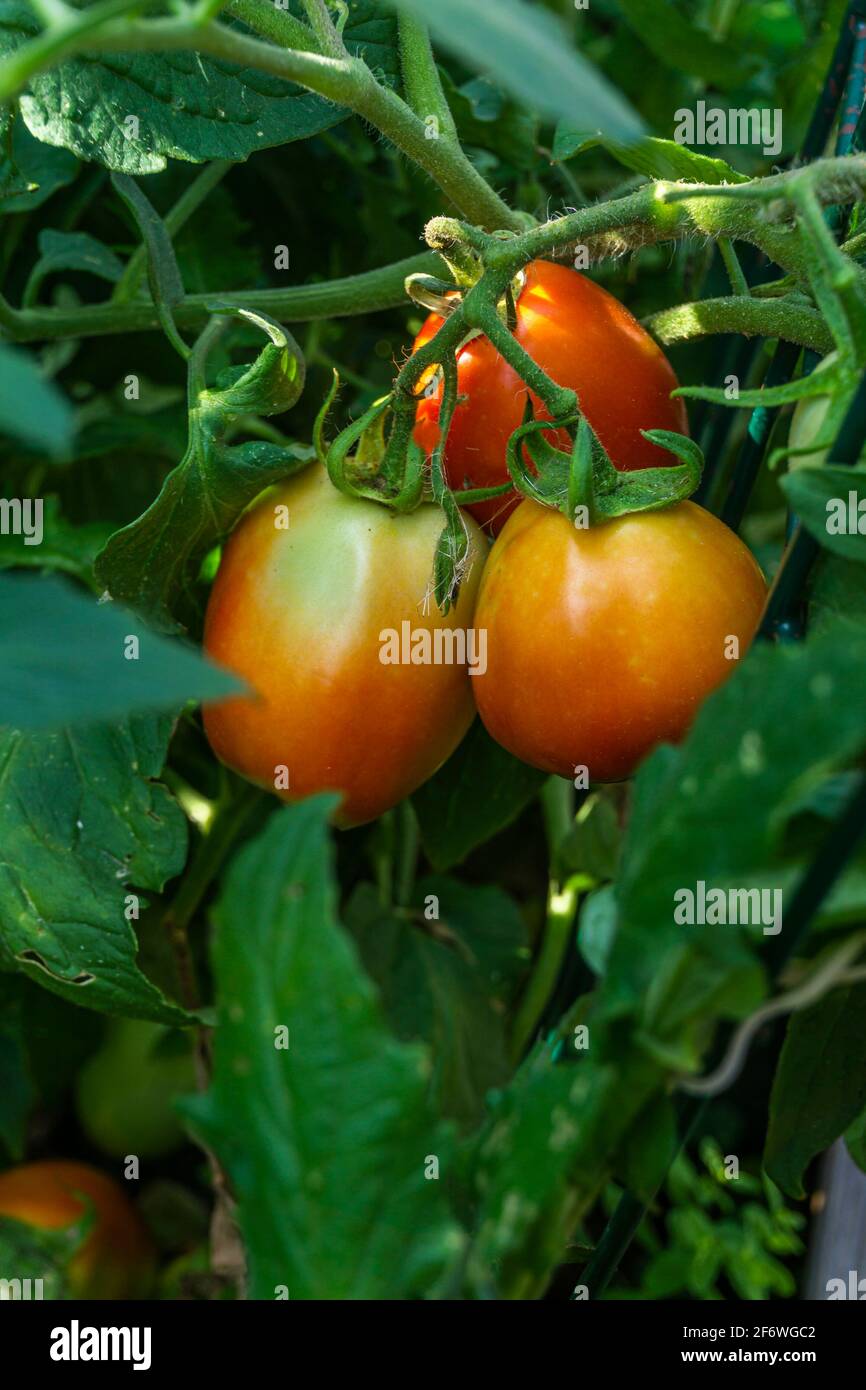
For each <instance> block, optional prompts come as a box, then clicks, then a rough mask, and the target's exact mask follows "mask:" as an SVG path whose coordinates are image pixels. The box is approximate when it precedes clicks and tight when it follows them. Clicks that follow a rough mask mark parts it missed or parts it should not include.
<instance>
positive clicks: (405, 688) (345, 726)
mask: <svg viewBox="0 0 866 1390" xmlns="http://www.w3.org/2000/svg"><path fill="white" fill-rule="evenodd" d="M280 505H285V506H287V507H288V509H289V526H288V529H286V530H278V529H277V528H276V527H275V525H274V507H275V506H280ZM467 522H468V525H469V528H470V544H471V551H472V563H471V566H470V568H469V572H468V573H467V575H466V577H465V579H464V582H463V585H462V587H461V591H460V598H459V601H458V603H457V604H456V605H455V607H454V608H452V610H451V611H450V612H449V613H448V615H447V616H446V617H443V616H442V614H441V613H440V611H439V609H438V608H437V607H436V604H435V602H434V601H433V599H432V597H430V598H429V601H428V598H427V596H428V594H429V590H430V584H431V576H432V570H433V558H434V550H435V546H436V542H437V539H438V537H439V535H440V534H441V531H442V527H443V525H444V516H443V513H442V511H441V510H440V508H438V507H434V506H432V505H422V506H421V507H419V508H418V510H417V511H414V512H411V513H409V514H408V515H405V516H396V515H394V514H393V513H392V512H390V511H389V510H388V509H387V508H385V507H383V506H381V505H380V504H379V503H378V502H366V501H363V500H358V499H356V498H350V497H346V496H344V495H343V494H341V493H339V492H337V490H336V489H335V488H334V487H332V485H331V483H330V481H329V480H328V477H327V474H326V473H325V472H324V470H323V469H321V468H320V467H319V466H318V465H315V466H314V467H312V468H310V469H307V470H306V471H305V472H304V473H302V474H300V475H298V476H297V477H295V478H293V479H290V480H289V481H288V482H287V483H285V484H284V485H282V486H281V487H279V488H278V489H275V490H272V492H271V493H270V494H268V495H266V496H265V497H264V498H263V499H262V501H261V502H260V503H258V504H257V505H256V506H255V507H254V508H253V510H252V511H251V512H248V513H247V515H246V516H245V517H244V518H243V519H242V521H241V523H240V525H239V526H238V527H237V528H236V530H235V532H234V534H233V535H232V537H231V539H230V540H229V543H228V546H227V547H226V550H225V552H224V554H223V558H222V562H221V564H220V568H219V572H218V574H217V577H216V580H215V583H214V587H213V591H212V594H211V598H210V602H209V605H208V610H207V617H206V622H205V639H204V646H205V650H206V651H207V652H208V653H209V655H210V656H212V657H213V658H214V660H215V661H218V662H220V663H222V664H223V665H224V666H227V667H229V668H230V669H231V670H234V671H236V672H237V673H238V674H239V675H240V676H242V677H243V678H244V679H245V680H246V681H247V682H248V683H249V684H250V685H251V686H252V687H253V688H254V689H256V690H257V691H259V692H260V695H261V697H262V698H261V699H259V700H255V699H248V698H233V699H230V700H225V701H222V702H220V703H219V704H217V705H211V706H210V707H207V708H206V709H205V714H204V721H205V730H206V733H207V736H208V739H209V740H210V743H211V746H212V748H213V749H214V752H215V753H216V754H217V756H218V757H219V758H221V759H222V761H223V762H225V763H227V764H228V765H229V767H232V768H234V769H235V770H236V771H237V772H240V773H242V774H243V776H244V777H247V778H249V780H250V781H252V782H255V783H258V784H259V785H260V786H263V787H266V788H267V789H268V790H270V791H273V790H274V773H275V768H276V767H278V766H280V765H284V766H285V767H287V768H288V772H289V789H288V790H287V791H282V790H281V791H278V793H277V794H278V795H279V796H281V797H282V799H283V800H286V801H296V800H299V799H300V798H302V797H305V796H309V795H311V794H312V793H313V792H318V791H324V790H334V791H339V792H342V793H343V801H342V804H341V806H340V808H339V813H338V815H337V817H336V820H337V823H338V824H340V825H357V824H361V823H363V822H364V821H368V820H373V819H374V818H375V817H376V816H379V815H381V814H382V813H383V812H384V811H386V810H388V809H389V808H390V807H391V806H394V805H396V803H397V802H398V801H401V800H402V799H403V797H405V796H408V795H409V793H410V792H411V791H414V789H415V788H416V787H418V786H420V784H421V783H422V782H424V781H426V779H427V778H428V777H430V776H431V775H432V773H433V772H435V770H436V768H437V767H438V766H439V765H440V763H442V762H444V761H445V759H446V758H447V757H448V756H449V755H450V754H451V753H452V752H453V751H454V749H455V748H456V747H457V744H458V743H459V742H460V740H461V739H462V737H463V735H464V734H465V733H466V730H467V729H468V728H469V725H470V723H471V722H472V718H473V714H474V704H473V700H472V692H471V684H472V680H471V678H470V677H469V674H468V672H467V669H466V667H465V666H459V665H456V664H454V665H447V664H439V665H433V664H429V665H420V664H419V665H411V664H404V665H400V664H394V665H390V664H383V662H382V661H381V660H380V650H381V646H382V643H381V640H380V634H381V633H383V632H384V631H386V630H395V631H396V632H397V633H400V632H401V624H402V623H403V622H404V621H408V622H409V623H411V628H412V631H413V632H415V631H418V630H419V629H426V630H427V631H428V632H431V633H434V632H435V631H436V629H447V628H468V627H470V626H471V624H472V615H473V611H474V607H475V597H476V593H477V589H478V582H479V579H480V574H481V568H482V565H483V561H484V557H485V555H486V552H487V543H486V541H485V540H484V537H483V536H482V535H481V533H480V531H479V530H478V528H477V526H475V524H474V522H472V520H471V518H467ZM425 608H426V611H425Z"/></svg>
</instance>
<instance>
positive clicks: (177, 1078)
mask: <svg viewBox="0 0 866 1390" xmlns="http://www.w3.org/2000/svg"><path fill="white" fill-rule="evenodd" d="M194 1090H195V1065H194V1061H193V1053H192V1042H191V1039H190V1038H189V1037H188V1035H186V1034H180V1033H178V1031H177V1030H176V1029H170V1028H166V1027H164V1026H163V1025H162V1024H159V1023H143V1022H141V1021H140V1020H138V1019H129V1018H119V1019H111V1020H110V1021H109V1024H108V1029H107V1031H106V1036H105V1041H104V1042H103V1045H102V1047H101V1048H100V1049H99V1051H98V1052H96V1053H94V1055H93V1056H92V1057H90V1058H89V1059H88V1061H87V1062H86V1063H85V1065H84V1066H83V1067H82V1069H81V1071H80V1072H79V1074H78V1082H77V1087H76V1103H77V1110H78V1118H79V1121H80V1124H81V1128H82V1129H83V1130H84V1133H85V1134H86V1135H87V1137H88V1139H89V1140H90V1141H91V1143H92V1144H94V1145H95V1146H96V1147H97V1148H98V1149H101V1150H102V1152H103V1153H106V1154H110V1155H111V1157H112V1158H125V1157H126V1155H127V1154H135V1155H136V1156H137V1157H138V1158H158V1157H159V1156H160V1155H161V1154H166V1153H170V1152H171V1150H172V1149H176V1148H178V1146H179V1145H180V1144H182V1143H183V1140H184V1132H183V1125H182V1123H181V1120H180V1117H179V1116H178V1114H177V1113H176V1111H175V1110H174V1109H173V1107H172V1101H173V1100H174V1099H175V1097H176V1096H182V1095H187V1094H189V1093H190V1092H191V1091H194Z"/></svg>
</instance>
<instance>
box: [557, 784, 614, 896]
mask: <svg viewBox="0 0 866 1390" xmlns="http://www.w3.org/2000/svg"><path fill="white" fill-rule="evenodd" d="M621 840H622V830H621V828H620V821H619V816H618V814H617V811H616V808H615V807H614V805H613V804H612V802H611V801H610V799H609V798H608V797H607V796H605V795H604V794H603V793H602V792H593V793H592V794H591V795H590V796H588V797H587V799H586V801H585V802H584V803H583V805H582V806H581V808H580V810H579V811H578V813H577V816H576V817H575V821H574V824H573V825H572V827H571V828H570V830H569V831H568V834H567V835H566V836H565V838H564V840H563V841H562V843H561V844H560V845H559V848H558V856H557V867H558V869H559V871H560V874H561V875H563V876H565V875H568V874H581V875H582V876H584V877H586V878H587V879H594V880H595V881H596V882H598V883H601V882H603V881H604V880H605V879H609V878H615V877H616V866H617V861H618V859H619V849H620V842H621Z"/></svg>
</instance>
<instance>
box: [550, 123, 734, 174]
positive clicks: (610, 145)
mask: <svg viewBox="0 0 866 1390" xmlns="http://www.w3.org/2000/svg"><path fill="white" fill-rule="evenodd" d="M597 147H601V148H602V149H604V150H607V152H608V154H611V155H613V157H614V159H615V160H617V162H618V163H620V164H622V165H624V166H625V168H626V169H633V170H634V172H635V173H636V174H645V175H646V176H647V178H649V179H673V180H675V181H679V180H686V181H691V182H694V183H747V182H748V178H749V176H748V174H741V173H739V172H738V171H737V170H736V169H734V168H733V167H732V166H731V165H730V164H728V163H727V161H726V160H724V159H713V158H711V156H710V155H706V154H698V153H697V151H696V150H690V149H689V148H688V147H687V146H686V145H678V144H677V142H676V140H659V139H658V138H657V137H656V136H654V135H649V136H645V137H644V139H643V140H636V141H635V142H634V143H633V144H629V145H624V144H622V143H621V141H619V140H609V139H605V137H604V136H602V135H587V133H586V126H583V127H575V126H573V125H571V124H569V123H568V122H565V121H561V122H560V123H559V125H558V126H557V128H556V135H555V136H554V141H553V157H554V159H570V158H571V157H572V156H573V155H576V154H583V153H584V151H585V150H592V149H595V148H597Z"/></svg>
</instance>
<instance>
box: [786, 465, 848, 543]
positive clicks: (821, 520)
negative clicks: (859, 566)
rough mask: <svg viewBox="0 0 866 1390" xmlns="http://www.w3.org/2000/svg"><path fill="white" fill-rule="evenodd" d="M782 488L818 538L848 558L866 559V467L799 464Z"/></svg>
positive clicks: (800, 516)
mask: <svg viewBox="0 0 866 1390" xmlns="http://www.w3.org/2000/svg"><path fill="white" fill-rule="evenodd" d="M779 481H780V485H781V488H782V491H783V492H784V494H785V496H786V497H787V499H788V501H789V502H790V504H791V506H792V507H793V509H794V511H795V512H796V513H797V516H798V517H799V518H800V520H801V521H802V523H803V525H804V526H805V528H806V530H807V531H808V532H809V534H810V535H812V536H814V537H815V540H816V541H818V542H819V544H820V545H822V546H823V547H824V549H825V550H829V551H831V552H832V553H833V554H834V555H841V556H842V558H843V559H845V560H857V561H859V562H860V563H862V562H863V561H866V471H864V470H863V469H857V468H848V467H837V466H836V465H834V464H824V465H822V466H821V467H820V468H797V469H795V470H792V471H791V472H789V473H786V474H785V476H784V477H783V478H781V479H780V480H779Z"/></svg>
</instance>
